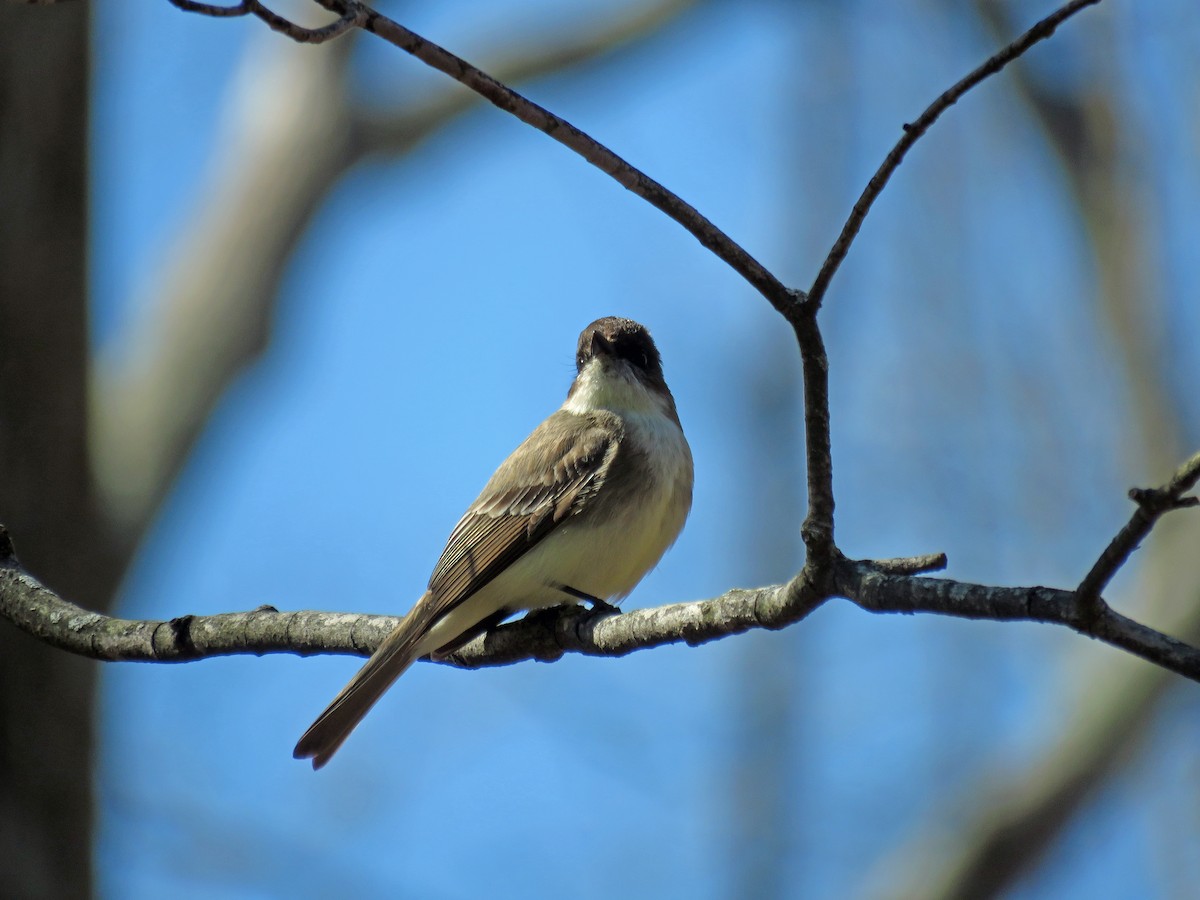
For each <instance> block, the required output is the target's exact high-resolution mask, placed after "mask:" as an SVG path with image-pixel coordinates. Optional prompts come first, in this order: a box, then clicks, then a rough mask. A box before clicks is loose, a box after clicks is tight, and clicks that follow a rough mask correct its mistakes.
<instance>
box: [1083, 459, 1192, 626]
mask: <svg viewBox="0 0 1200 900" xmlns="http://www.w3.org/2000/svg"><path fill="white" fill-rule="evenodd" d="M1197 481H1200V453H1197V454H1196V455H1195V456H1193V457H1192V458H1191V459H1189V460H1188V461H1187V462H1185V463H1184V464H1183V465H1182V466H1180V467H1179V468H1178V469H1177V470H1176V472H1175V474H1174V476H1172V478H1171V480H1170V481H1168V482H1167V483H1166V484H1165V485H1163V486H1162V487H1160V488H1131V489H1130V491H1129V499H1130V500H1132V501H1133V502H1134V503H1136V504H1137V509H1136V510H1134V512H1133V516H1132V518H1130V520H1129V523H1128V524H1127V525H1126V526H1125V527H1124V528H1122V529H1121V531H1120V532H1119V533H1118V534H1117V536H1116V537H1115V538H1113V539H1112V541H1111V542H1110V543H1109V545H1108V546H1107V547H1105V548H1104V552H1103V553H1101V554H1100V558H1099V559H1098V560H1096V564H1095V565H1094V566H1092V568H1091V571H1089V572H1088V573H1087V575H1086V576H1084V579H1083V581H1081V582H1080V583H1079V587H1078V588H1076V590H1075V593H1076V594H1077V595H1078V596H1079V601H1080V603H1082V604H1085V605H1089V606H1093V607H1095V606H1096V604H1101V603H1102V601H1101V600H1100V592H1101V591H1103V590H1104V588H1105V587H1106V586H1107V585H1108V582H1109V581H1110V580H1112V577H1113V576H1114V575H1116V574H1117V571H1118V570H1119V569H1120V568H1121V566H1123V565H1125V562H1126V560H1128V559H1129V557H1130V555H1131V554H1132V553H1133V551H1134V550H1136V549H1137V548H1138V545H1139V544H1140V543H1141V542H1142V541H1143V540H1144V539H1145V538H1146V536H1147V535H1148V534H1150V530H1151V529H1152V528H1153V527H1154V524H1155V523H1156V522H1157V521H1158V520H1159V518H1161V517H1162V516H1163V515H1164V514H1166V513H1168V512H1170V511H1171V510H1174V509H1185V508H1187V507H1190V506H1197V505H1200V498H1196V497H1184V496H1183V495H1184V494H1185V493H1187V492H1188V491H1190V490H1191V489H1192V488H1193V487H1195V485H1196V482H1197Z"/></svg>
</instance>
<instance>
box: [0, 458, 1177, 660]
mask: <svg viewBox="0 0 1200 900" xmlns="http://www.w3.org/2000/svg"><path fill="white" fill-rule="evenodd" d="M1198 478H1200V454H1197V455H1196V456H1195V457H1193V458H1192V459H1190V460H1189V461H1188V462H1187V463H1186V464H1185V465H1184V466H1183V467H1181V468H1180V470H1179V471H1178V472H1177V473H1176V474H1175V476H1174V477H1173V478H1172V479H1171V480H1170V481H1169V482H1168V483H1167V484H1166V485H1165V486H1164V487H1162V488H1159V489H1157V490H1151V491H1139V492H1138V495H1139V496H1142V495H1146V496H1155V497H1158V498H1159V499H1158V500H1157V501H1156V503H1157V504H1158V505H1160V506H1162V507H1163V508H1164V509H1166V508H1172V507H1177V506H1179V505H1180V503H1181V502H1180V500H1179V495H1181V494H1182V493H1183V492H1184V491H1186V490H1188V489H1189V488H1190V487H1191V486H1192V485H1193V484H1194V483H1195V482H1196V480H1197V479H1198ZM1187 505H1191V504H1187ZM1156 520H1157V517H1155V520H1154V521H1156ZM1153 524H1154V522H1153V521H1151V523H1150V527H1153ZM1147 531H1149V528H1147ZM1122 534H1124V531H1123V532H1122ZM1142 536H1143V537H1144V535H1142ZM1138 539H1139V540H1140V538H1138ZM1118 540H1120V538H1118ZM830 552H831V553H832V554H833V558H832V559H831V565H830V567H829V568H830V570H831V576H830V577H829V578H825V577H823V573H822V572H821V571H820V570H819V569H818V567H816V566H814V565H813V564H812V561H811V560H810V561H809V562H808V563H807V564H806V565H805V567H804V569H803V570H802V571H801V572H800V574H799V575H797V576H796V577H795V578H793V579H792V580H791V581H790V582H788V583H787V584H785V585H771V586H768V587H763V588H753V589H750V590H740V589H735V590H732V591H729V592H727V593H725V594H722V595H721V596H720V597H716V598H713V599H711V600H699V601H694V602H691V603H676V604H672V605H670V606H660V607H654V608H650V609H639V610H634V611H632V612H628V613H623V614H607V615H603V614H597V613H595V612H592V611H585V610H582V609H580V608H578V607H562V608H556V609H552V610H549V611H540V612H534V613H531V614H529V615H527V616H525V618H523V619H521V620H520V621H518V622H514V623H512V624H511V625H504V626H501V627H500V628H497V629H494V630H493V631H491V632H489V633H487V634H485V635H482V636H481V637H479V638H476V639H475V640H474V641H472V642H471V643H469V644H467V645H466V646H465V647H464V648H462V649H461V650H460V651H458V652H457V653H455V654H453V655H452V656H451V657H449V659H448V660H447V661H448V662H450V663H451V664H452V665H457V666H460V667H464V668H481V667H484V666H497V665H507V664H509V663H514V662H520V661H522V660H526V659H536V660H541V661H543V662H549V661H553V660H556V659H559V658H560V657H561V656H562V655H563V654H564V653H582V654H584V655H587V656H624V655H626V654H628V653H632V652H634V651H635V650H646V649H649V648H651V647H659V646H662V645H663V644H671V643H679V642H685V643H687V644H689V645H692V646H694V645H696V644H702V643H705V642H707V641H711V640H716V639H718V638H722V637H728V636H729V635H733V634H740V633H742V632H744V631H748V630H750V629H752V628H769V629H778V628H784V627H786V626H788V625H791V624H793V623H795V622H798V621H800V620H801V619H803V618H804V617H806V616H807V615H808V614H809V613H810V612H812V611H813V610H814V609H816V608H817V607H818V606H820V605H821V604H822V603H824V602H825V601H826V600H828V599H830V597H832V596H842V597H846V598H848V599H850V600H851V601H853V602H854V603H856V604H858V606H860V607H862V608H863V609H865V610H868V611H870V612H879V613H884V612H887V613H910V614H911V613H916V612H927V613H937V614H940V615H948V616H956V617H960V618H967V619H989V620H994V621H1006V622H1011V621H1026V622H1048V623H1054V624H1058V625H1065V626H1067V627H1068V628H1071V629H1073V630H1074V631H1077V632H1079V633H1080V634H1084V635H1087V636H1089V637H1093V638H1096V639H1097V640H1101V641H1104V642H1105V643H1108V644H1112V645H1113V646H1114V647H1120V648H1121V649H1123V650H1126V651H1128V652H1130V653H1132V654H1134V655H1136V656H1140V657H1141V658H1142V659H1145V660H1147V661H1148V662H1151V663H1154V664H1156V665H1158V666H1161V667H1162V668H1164V669H1168V670H1170V671H1172V672H1175V673H1177V674H1179V675H1183V676H1184V677H1185V678H1190V679H1191V680H1193V681H1197V682H1200V649H1197V648H1196V647H1193V646H1191V645H1189V644H1186V643H1184V642H1183V641H1180V640H1177V639H1175V638H1172V637H1169V636H1168V635H1165V634H1162V633H1161V632H1158V631H1155V630H1154V629H1153V628H1149V627H1147V626H1145V625H1142V624H1140V623H1139V622H1135V621H1134V620H1132V619H1129V618H1127V617H1125V616H1123V615H1121V614H1119V613H1117V612H1114V611H1113V610H1112V609H1110V608H1109V607H1108V606H1107V605H1106V604H1104V602H1103V601H1102V600H1100V599H1099V598H1096V599H1095V601H1094V602H1084V598H1083V597H1082V596H1081V595H1080V593H1079V592H1078V591H1065V590H1059V589H1056V588H1047V587H992V586H988V585H982V584H970V583H966V582H961V581H951V580H948V579H939V578H921V577H917V575H916V574H914V573H918V572H926V571H930V570H932V569H934V568H940V567H941V566H942V565H943V564H944V563H945V557H944V556H943V555H941V554H931V555H926V556H920V557H914V558H911V559H891V560H880V561H869V560H867V561H852V560H848V559H845V558H844V557H842V556H841V555H840V554H838V553H837V551H836V549H831V551H830ZM1107 552H1108V551H1106V553H1107ZM1128 556H1129V554H1128V553H1126V554H1125V555H1124V557H1123V558H1122V559H1121V560H1120V562H1118V564H1117V565H1118V567H1119V565H1120V564H1121V563H1123V562H1124V560H1125V559H1128ZM826 582H828V584H826ZM0 615H3V616H4V617H6V618H8V619H10V620H11V621H12V622H13V623H14V624H16V625H17V627H19V628H21V629H23V630H24V631H27V632H28V633H30V634H31V635H33V636H34V637H36V638H38V639H40V640H42V641H45V642H46V643H49V644H51V645H53V646H55V647H58V648H60V649H63V650H68V651H70V652H72V653H78V654H80V655H83V656H87V657H90V658H93V659H102V660H135V661H144V662H187V661H190V660H194V659H202V658H205V657H209V656H223V655H229V654H235V653H254V654H263V653H299V654H301V655H307V654H312V653H356V654H361V655H368V654H370V653H371V652H372V651H373V650H374V649H375V648H376V647H377V646H378V645H379V643H380V641H382V640H383V638H384V637H386V635H387V634H388V632H389V631H391V629H393V628H394V627H395V626H396V624H397V623H398V622H399V619H397V618H396V617H394V616H370V615H353V614H346V613H321V612H292V613H281V612H279V611H278V610H276V609H275V608H274V607H269V606H265V607H260V608H258V609H256V610H253V611H251V612H246V613H225V614H221V615H216V616H181V617H179V618H176V619H171V620H170V621H169V622H161V621H152V620H141V621H137V620H128V619H117V618H113V617H111V616H105V615H102V614H100V613H93V612H88V611H87V610H84V609H81V608H80V607H78V606H75V605H74V604H72V603H70V602H69V601H67V600H64V599H62V598H61V597H59V596H58V595H57V594H55V593H54V592H53V591H51V590H49V589H48V588H46V587H45V586H44V585H42V584H41V583H40V582H38V581H37V579H35V578H34V577H33V576H31V575H29V574H28V573H27V572H24V571H23V570H22V569H21V567H20V565H19V563H18V562H17V559H16V554H15V553H14V551H13V547H12V542H11V541H10V539H9V537H8V533H7V531H5V530H4V529H3V528H2V527H0Z"/></svg>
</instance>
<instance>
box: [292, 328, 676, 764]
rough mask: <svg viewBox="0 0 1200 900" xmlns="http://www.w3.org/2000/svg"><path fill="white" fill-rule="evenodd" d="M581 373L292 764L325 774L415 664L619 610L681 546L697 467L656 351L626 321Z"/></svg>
mask: <svg viewBox="0 0 1200 900" xmlns="http://www.w3.org/2000/svg"><path fill="white" fill-rule="evenodd" d="M576 364H577V369H578V375H577V377H576V379H575V381H574V383H573V384H572V385H571V390H570V392H569V393H568V395H567V400H566V402H565V403H564V404H563V406H562V408H561V409H559V410H558V411H557V412H555V413H554V414H552V415H551V416H550V417H549V418H548V419H546V421H544V422H543V423H542V424H541V425H539V426H538V427H537V428H536V429H535V430H534V431H533V433H532V434H530V436H529V437H528V438H526V439H525V441H524V442H523V443H522V444H521V445H520V446H519V447H518V448H517V449H516V450H515V451H514V452H513V453H512V455H510V456H509V457H508V459H506V460H505V461H504V462H503V463H502V464H501V466H500V468H499V469H497V470H496V472H495V474H494V475H493V476H492V477H491V479H490V480H489V481H488V483H487V485H486V486H485V487H484V489H483V491H482V493H480V495H479V497H478V498H477V499H476V500H475V502H474V503H472V504H471V506H470V508H469V509H468V510H467V512H466V514H465V515H464V516H463V517H462V519H461V520H460V521H459V523H458V524H457V525H456V526H455V528H454V530H453V531H452V532H451V534H450V538H449V540H448V541H447V543H446V548H445V550H444V551H443V552H442V556H441V559H440V560H439V561H438V564H437V566H436V567H435V568H434V570H433V575H432V576H431V577H430V579H429V587H428V589H427V590H426V592H425V594H424V595H423V596H422V597H421V599H420V600H418V601H417V603H416V605H414V606H413V608H412V610H411V611H410V612H409V613H408V615H406V616H405V617H404V619H403V620H402V621H401V622H400V624H399V625H398V626H397V627H396V629H395V630H394V631H393V632H392V633H391V634H390V635H389V636H388V637H387V638H386V639H385V640H384V642H383V643H382V644H381V645H380V646H379V649H378V650H376V651H375V653H374V655H372V657H371V658H370V659H369V660H368V661H367V663H366V664H365V665H364V666H363V667H362V669H360V670H359V672H358V674H357V675H355V676H354V678H352V679H351V680H350V683H349V684H347V685H346V687H345V688H344V689H343V690H342V691H341V693H340V694H338V695H337V697H335V698H334V700H333V702H332V703H331V704H330V705H329V707H328V708H327V709H326V710H325V712H323V713H322V714H321V715H320V717H318V719H317V720H316V721H315V722H314V723H313V725H312V727H310V728H309V729H308V731H306V732H305V733H304V736H303V737H301V738H300V741H299V742H298V743H297V744H296V749H295V753H294V755H295V756H296V758H298V759H308V758H311V759H312V761H313V768H320V767H321V766H323V765H324V764H325V763H326V762H328V761H329V759H330V757H331V756H332V755H333V754H334V752H336V750H337V749H338V747H340V746H341V744H342V742H343V741H344V740H345V739H346V737H347V736H348V735H349V734H350V732H351V731H352V730H353V729H354V728H355V726H357V724H358V723H359V722H360V721H361V720H362V718H363V716H365V715H366V713H367V712H368V711H369V710H370V708H371V707H372V706H373V705H374V704H375V702H376V701H377V700H378V699H379V698H380V697H381V696H382V695H383V693H384V692H385V691H386V690H387V689H388V688H389V687H390V686H391V685H392V683H393V682H395V680H396V679H397V678H399V677H400V675H402V674H403V673H404V671H405V670H406V669H407V668H408V667H409V666H410V665H411V664H412V663H413V662H414V661H415V660H417V659H419V658H421V657H422V656H426V655H429V654H434V655H439V654H440V653H446V652H449V651H451V650H453V649H455V648H457V647H459V646H461V645H462V644H463V643H465V642H466V641H467V640H470V639H471V638H472V637H474V636H475V635H476V634H478V633H480V632H481V631H483V630H485V629H486V628H487V627H490V625H492V624H494V623H496V622H499V621H502V620H503V619H504V618H506V617H507V616H509V615H511V614H512V613H514V612H516V611H518V610H521V609H533V608H538V607H545V606H553V605H557V604H560V603H566V602H573V600H574V599H575V598H577V597H581V596H583V597H589V598H595V599H598V600H606V599H609V598H613V597H617V598H620V597H623V596H625V595H626V594H628V593H629V591H631V590H632V589H633V588H634V586H635V585H636V584H637V582H638V581H640V580H641V578H642V576H643V575H645V573H646V572H647V571H649V570H650V569H651V568H653V566H654V565H655V564H656V563H657V562H658V560H659V559H660V558H661V556H662V554H663V553H664V552H665V551H666V549H667V547H669V546H670V545H671V544H672V543H673V542H674V540H675V538H676V537H677V536H678V534H679V531H680V530H681V529H682V527H683V522H684V520H685V519H686V517H687V512H688V510H689V508H690V506H691V491H692V460H691V452H690V450H689V449H688V446H687V441H686V439H685V438H684V436H683V431H682V429H681V428H680V425H679V418H678V415H677V414H676V412H675V404H674V401H673V400H672V398H671V394H670V391H669V390H668V389H667V386H666V383H665V381H663V377H662V365H661V361H660V359H659V355H658V351H657V349H656V348H655V346H654V342H653V341H652V340H651V338H650V335H649V333H648V332H647V331H646V330H645V329H644V328H643V327H642V326H641V325H639V324H638V323H636V322H633V321H631V320H629V319H620V318H615V317H608V318H604V319H598V320H596V321H595V322H593V323H592V324H591V325H589V326H588V327H587V328H585V329H584V331H583V333H582V334H581V335H580V338H579V346H578V353H577V355H576ZM535 548H536V549H535ZM531 551H534V552H531Z"/></svg>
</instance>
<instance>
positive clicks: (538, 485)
mask: <svg viewBox="0 0 1200 900" xmlns="http://www.w3.org/2000/svg"><path fill="white" fill-rule="evenodd" d="M562 416H571V417H576V418H582V419H584V420H585V421H584V422H581V423H575V424H576V427H574V428H567V429H564V428H563V427H562V425H563V424H564V423H563V422H562V421H561V419H559V418H558V417H562ZM556 419H558V420H557V421H556ZM579 425H582V426H583V427H578V426H579ZM622 433H623V432H622V429H621V427H620V424H619V422H618V421H617V420H616V419H615V417H612V418H607V417H601V416H599V415H596V414H592V415H588V416H578V414H576V413H570V412H566V411H563V410H559V411H558V412H556V413H554V415H552V416H551V417H550V418H549V419H547V420H546V421H545V422H543V423H542V424H541V425H539V426H538V427H537V428H536V429H535V430H534V432H533V433H532V434H531V435H530V436H529V437H528V438H526V439H525V443H523V444H522V445H521V446H520V447H518V448H517V449H516V450H515V451H514V452H513V454H512V455H511V456H509V458H508V459H506V460H505V461H504V463H503V464H501V466H500V468H499V469H497V470H496V474H495V475H493V476H492V478H491V480H490V481H489V482H488V483H487V485H486V486H485V487H484V489H483V492H482V493H481V494H480V495H479V497H478V498H477V499H476V500H475V502H474V503H472V504H471V507H470V508H469V509H468V510H467V513H466V515H464V516H463V517H462V519H461V520H460V521H459V523H458V525H456V526H455V528H454V531H452V532H451V533H450V539H449V540H448V541H447V542H446V549H445V550H443V551H442V558H441V559H440V560H439V561H438V564H437V567H436V568H435V569H434V570H433V575H432V576H431V577H430V579H429V590H428V591H427V592H426V593H425V595H424V596H423V597H421V599H420V600H418V601H417V603H416V605H415V606H414V607H413V608H412V610H410V611H409V613H408V615H406V616H405V617H404V618H403V619H402V620H401V622H400V624H399V625H397V626H396V628H395V630H394V631H393V632H392V633H391V634H390V635H388V636H387V638H386V639H385V640H384V642H383V643H382V644H380V645H379V649H378V650H376V651H375V653H374V654H373V655H372V656H371V658H370V659H369V660H367V662H366V664H364V665H363V667H362V668H361V669H360V670H359V671H358V673H357V674H356V675H355V676H354V677H353V678H352V679H351V680H350V683H349V684H347V685H346V686H345V687H344V688H343V689H342V691H341V693H339V694H338V695H337V696H336V697H335V698H334V699H333V702H332V703H330V704H329V706H328V708H326V710H325V712H323V713H321V715H320V716H319V717H318V718H317V720H316V721H315V722H313V724H312V726H311V727H310V728H309V729H308V731H306V732H305V733H304V735H303V737H301V738H300V740H299V742H298V743H297V744H296V749H295V751H294V753H293V755H294V756H295V757H296V758H297V759H308V758H311V759H312V761H313V768H320V767H321V766H323V765H324V764H325V763H326V762H328V761H329V759H330V757H332V756H333V754H334V752H335V751H336V750H337V748H338V747H340V746H341V744H342V742H343V741H344V740H345V739H346V737H347V736H348V735H349V734H350V732H351V731H353V730H354V728H355V726H357V725H358V723H359V722H360V721H361V720H362V718H363V716H365V715H366V714H367V712H368V711H369V710H370V709H371V707H372V706H374V705H375V702H376V701H377V700H378V699H379V698H380V697H381V696H383V693H384V691H386V690H387V689H388V688H389V687H391V686H392V684H393V683H394V682H395V681H396V679H397V678H399V677H400V676H401V675H402V674H403V673H404V671H405V669H407V668H408V667H409V666H410V665H412V663H413V662H414V661H415V660H416V658H417V653H418V651H419V650H420V645H421V642H422V640H423V639H424V638H425V636H426V635H427V634H428V633H429V630H430V629H431V628H433V627H434V626H435V625H436V624H437V623H438V622H439V621H440V620H441V619H442V618H443V617H444V616H445V615H446V614H447V613H449V612H451V611H452V610H453V609H455V608H456V607H457V606H458V605H459V604H460V603H462V602H463V601H464V600H466V599H467V598H468V597H470V596H471V595H472V594H473V593H475V592H476V591H478V590H479V589H480V588H481V587H483V586H484V585H485V584H487V583H488V582H489V581H491V580H492V579H493V578H495V577H496V576H497V575H499V574H500V573H501V572H503V571H504V570H505V569H506V568H507V567H508V566H510V565H512V563H513V562H514V561H515V560H516V559H518V558H519V557H520V556H521V555H522V554H524V553H526V552H528V551H529V549H530V548H531V547H533V546H534V545H535V544H537V543H538V541H540V540H542V539H543V538H544V537H546V535H548V534H549V533H550V532H551V531H553V530H554V528H555V526H556V525H558V524H559V523H560V522H562V521H563V520H564V519H566V518H567V517H569V516H570V515H571V514H572V513H574V512H576V511H578V509H579V508H580V507H581V505H582V504H584V503H586V501H587V499H588V497H590V496H591V495H592V494H593V493H595V491H596V490H597V489H598V488H599V486H600V485H601V484H603V481H604V476H605V473H606V472H607V471H608V467H609V466H610V465H611V463H612V459H613V457H614V455H615V454H616V450H617V447H618V445H619V443H620V440H621V437H622ZM533 448H537V450H536V451H535V450H534V449H533ZM513 600H514V601H516V605H517V606H519V604H520V600H521V598H520V597H514V598H513ZM461 640H462V638H461V636H460V637H458V638H456V639H455V640H454V641H453V642H452V643H453V644H459V643H461Z"/></svg>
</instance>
